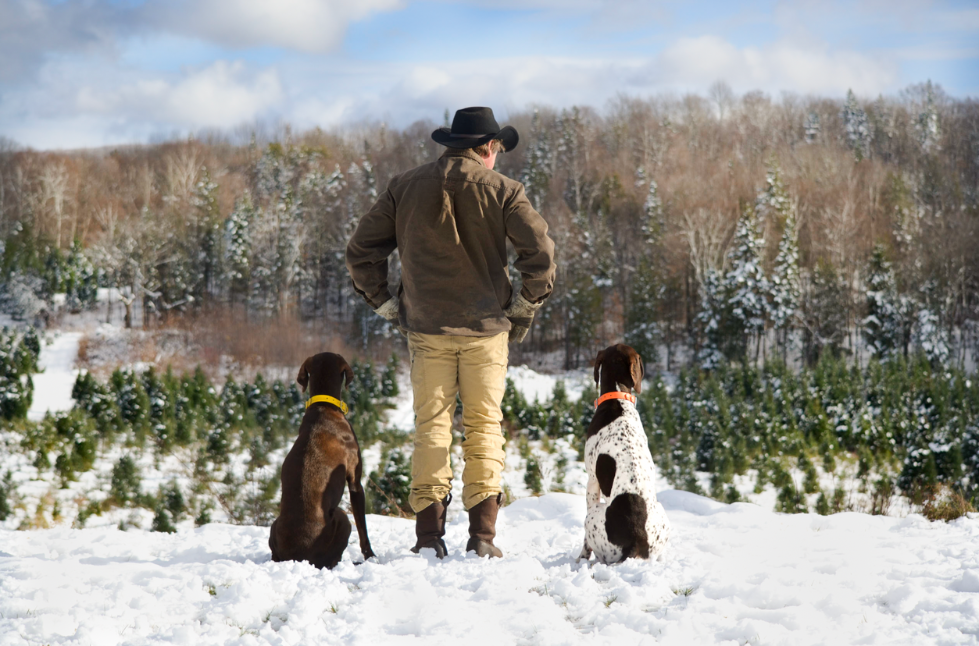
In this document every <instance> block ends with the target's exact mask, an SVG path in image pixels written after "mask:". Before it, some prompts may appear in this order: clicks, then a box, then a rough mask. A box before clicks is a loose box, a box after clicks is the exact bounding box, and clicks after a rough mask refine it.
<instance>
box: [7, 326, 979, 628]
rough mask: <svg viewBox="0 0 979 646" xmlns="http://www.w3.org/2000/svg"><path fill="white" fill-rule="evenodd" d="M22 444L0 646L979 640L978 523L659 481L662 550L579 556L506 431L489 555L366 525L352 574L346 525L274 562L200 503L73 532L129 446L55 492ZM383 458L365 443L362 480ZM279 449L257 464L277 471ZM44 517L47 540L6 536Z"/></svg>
mask: <svg viewBox="0 0 979 646" xmlns="http://www.w3.org/2000/svg"><path fill="white" fill-rule="evenodd" d="M77 344H78V338H77V336H74V335H70V334H65V335H63V336H60V337H56V338H54V339H53V343H50V344H49V345H46V346H45V347H44V350H43V352H42V355H41V361H40V363H41V365H42V366H44V367H45V368H46V371H45V372H44V373H43V374H42V375H39V376H38V377H37V378H36V379H35V384H36V386H35V387H36V393H37V396H36V398H35V403H34V405H33V406H32V408H31V409H30V413H29V415H30V417H31V418H36V417H39V416H43V414H44V412H45V411H46V410H52V411H55V410H66V409H67V408H69V407H70V406H71V387H72V384H73V382H74V377H75V374H76V373H75V370H74V366H73V356H74V352H76V351H77ZM510 376H511V379H512V380H513V382H514V385H515V388H516V389H517V391H519V392H520V393H522V396H523V397H524V398H526V400H528V401H530V402H534V401H539V402H543V401H544V400H546V399H547V398H548V397H549V396H550V395H551V393H552V392H553V391H554V390H555V386H556V384H557V381H558V379H557V378H556V377H552V376H547V375H540V374H537V373H535V372H533V371H531V370H528V369H526V368H520V367H516V368H513V369H512V370H511V374H510ZM561 380H562V381H563V382H564V383H565V385H566V390H567V393H568V395H569V396H570V397H572V398H577V397H579V396H581V395H582V394H583V392H584V389H585V388H586V386H587V376H585V375H583V374H577V375H575V374H570V375H563V376H562V379H561ZM404 386H406V384H403V385H402V389H401V392H402V394H401V395H399V396H397V397H395V398H394V400H393V402H392V405H393V408H392V409H390V410H389V411H388V412H387V418H388V424H389V425H390V426H391V427H393V428H395V429H401V430H407V429H409V428H410V425H411V402H410V397H409V396H408V395H406V394H405V393H406V391H407V390H408V389H407V388H405V387H404ZM18 438H19V436H18V434H17V433H15V432H9V431H4V432H2V438H0V439H2V440H3V442H4V446H3V451H2V452H0V455H2V456H3V464H2V465H0V470H7V469H10V470H11V472H12V473H13V474H15V477H14V480H13V486H14V489H13V491H14V495H13V498H14V499H15V502H16V503H17V505H16V509H14V513H13V514H12V515H11V517H10V518H9V519H8V520H7V521H6V522H5V523H3V525H2V527H4V528H5V529H0V646H3V645H6V644H24V643H27V644H68V643H73V644H99V645H102V644H134V643H141V644H148V643H184V644H194V643H202V644H205V643H206V644H224V643H236V644H266V643H268V644H309V643H328V644H365V645H366V644H410V643H426V644H457V643H460V642H461V641H463V640H464V641H465V643H467V644H493V645H494V646H496V645H500V644H623V643H638V644H643V643H664V644H684V645H686V644H732V645H733V644H739V645H742V644H791V645H793V646H794V645H798V644H849V643H877V644H916V645H917V644H976V643H979V556H977V552H976V550H975V545H976V544H979V515H977V514H975V513H970V514H967V515H966V516H965V517H962V518H960V519H958V520H955V521H953V522H951V523H947V524H946V523H942V522H929V521H928V520H926V519H924V518H923V517H921V516H919V515H914V514H912V515H908V516H907V517H905V518H892V517H885V516H870V515H865V514H857V513H840V514H834V515H831V516H818V515H814V514H794V515H786V514H777V513H774V512H772V511H771V508H772V501H773V500H774V493H773V492H772V490H771V488H770V487H769V488H767V489H766V490H765V491H764V492H763V493H762V494H759V495H758V497H757V502H761V503H762V505H763V506H759V505H757V504H746V503H735V504H732V505H727V504H724V503H720V502H716V501H714V500H711V499H708V498H704V497H701V496H698V495H695V494H692V493H687V492H683V491H675V490H672V489H670V488H669V485H668V483H667V482H666V481H665V480H660V481H659V488H660V490H661V491H660V499H661V501H662V502H663V504H664V506H665V507H666V509H667V513H668V515H669V518H670V520H671V522H672V523H673V526H674V533H673V539H672V542H671V544H670V547H669V549H668V551H667V552H666V554H665V555H664V557H663V558H662V559H661V560H660V561H657V562H640V561H629V562H626V563H623V564H620V565H616V566H612V567H606V566H603V565H597V564H594V563H591V564H584V563H582V564H577V563H575V560H574V557H575V556H577V554H578V551H579V550H580V546H581V541H582V538H583V530H582V526H583V521H584V511H585V509H584V498H583V497H582V496H581V495H580V494H581V493H582V492H583V488H584V478H585V474H584V470H583V469H582V467H581V463H580V462H579V461H577V449H575V448H574V447H573V446H572V445H571V441H570V440H566V439H563V438H557V439H555V438H550V439H548V438H547V437H546V436H545V437H543V438H542V439H541V440H534V441H530V442H528V441H527V440H526V439H525V438H516V440H518V441H512V442H509V443H508V465H507V471H506V472H505V474H504V481H505V485H506V488H507V491H508V493H509V496H510V498H511V500H513V502H512V503H511V504H510V505H508V506H507V507H505V508H504V509H503V510H502V511H501V513H500V521H499V527H498V529H499V535H498V540H497V543H498V545H499V546H500V547H501V548H502V549H503V551H504V552H505V555H506V557H505V558H504V559H502V560H499V561H486V560H484V561H480V560H478V559H475V558H473V557H466V556H465V555H464V554H462V553H461V550H462V548H463V546H464V545H465V541H466V528H467V519H466V515H465V513H464V512H463V511H462V508H461V506H460V505H458V504H456V505H453V506H452V507H450V514H449V528H448V535H447V537H446V538H447V543H448V545H449V548H450V552H451V556H450V558H449V559H447V560H446V561H445V562H437V561H436V560H434V558H433V557H432V556H431V555H430V554H422V555H420V556H419V555H413V554H411V553H410V552H409V551H408V548H409V547H410V546H411V545H412V544H413V543H414V533H413V523H412V521H411V520H407V519H400V518H392V517H388V516H380V515H376V514H372V515H370V516H369V518H368V527H369V532H370V536H371V541H372V544H373V546H374V549H375V551H376V552H377V555H378V558H377V559H376V561H371V562H369V563H366V564H356V563H357V562H359V561H360V559H361V556H360V553H359V550H358V548H357V546H356V541H357V534H356V532H354V533H353V534H352V535H351V547H350V548H349V549H348V551H347V553H346V555H345V556H344V560H343V561H342V563H341V564H340V566H339V567H338V568H337V569H336V570H334V571H317V570H315V569H314V568H312V567H311V566H308V565H306V564H299V563H287V564H276V563H272V562H271V561H270V553H269V550H268V546H267V539H268V529H267V528H266V527H257V526H253V525H230V524H225V522H223V521H226V520H228V519H229V516H228V514H227V513H225V512H226V510H223V509H222V508H220V507H216V508H213V509H210V513H211V514H212V516H213V517H212V520H213V521H217V522H212V523H210V524H203V526H200V527H195V524H200V523H195V521H194V520H192V519H191V518H190V517H189V515H186V514H185V515H184V516H183V517H182V518H178V517H176V516H175V517H174V518H173V519H172V520H173V521H174V525H175V526H176V529H177V531H176V532H175V533H165V532H159V531H157V532H153V531H148V530H146V529H140V528H141V527H142V528H146V527H149V526H150V525H151V524H154V523H155V522H156V521H155V519H154V518H153V516H154V512H153V511H152V510H151V509H149V508H147V507H146V506H145V505H144V506H139V505H135V506H125V505H121V506H108V507H106V508H105V509H104V511H102V512H100V513H98V514H94V515H91V516H89V517H88V518H87V519H86V520H85V521H84V522H83V523H80V522H78V520H76V521H74V524H75V525H76V526H78V525H80V524H84V525H85V526H86V527H87V528H85V529H77V528H74V529H73V528H70V525H72V522H73V521H72V519H73V518H75V516H76V515H78V514H79V513H80V512H82V510H83V509H84V508H85V506H86V504H89V505H90V504H91V501H93V500H95V501H96V502H97V501H98V500H99V499H104V498H105V497H106V496H107V495H108V494H107V493H106V492H107V490H108V489H109V488H110V481H112V480H113V477H114V471H113V468H114V465H117V464H118V460H119V459H120V456H122V455H124V454H129V453H130V452H131V450H130V449H128V448H127V447H125V446H123V445H121V444H116V445H112V446H111V447H110V448H109V449H108V450H107V451H106V452H105V453H104V454H102V455H100V456H99V457H98V458H97V459H96V460H95V462H94V464H93V466H92V468H91V469H90V470H88V471H85V472H83V473H80V474H78V475H77V476H76V478H75V479H74V480H70V479H66V480H64V481H62V482H60V483H59V481H58V479H57V478H56V477H55V475H54V472H53V471H50V470H44V469H38V468H37V467H36V466H35V465H34V464H32V463H31V461H30V459H29V458H30V456H29V455H28V454H25V453H24V452H23V451H21V450H20V449H19V444H18V442H19V439H18ZM545 444H546V446H545ZM382 445H383V444H381V443H379V444H377V445H373V446H371V447H369V448H367V449H365V454H364V457H365V462H366V463H367V467H368V468H367V470H368V471H370V470H372V469H374V468H375V467H377V466H378V464H379V463H380V460H381V448H380V447H381V446H382ZM287 448H288V447H283V448H280V449H276V450H275V451H273V452H272V453H271V454H270V455H269V456H268V462H269V465H268V466H266V467H261V468H260V469H258V470H257V473H259V474H261V473H264V472H266V471H271V470H273V469H277V468H278V465H279V464H280V463H281V459H282V456H283V455H284V452H285V451H286V450H287ZM134 455H136V456H137V458H138V459H137V461H136V466H137V468H138V469H139V471H140V472H141V473H142V485H141V486H142V489H143V491H146V492H152V491H156V490H159V491H161V492H165V491H168V490H167V489H166V487H176V489H174V490H175V491H180V490H182V491H191V490H192V489H193V487H194V483H195V482H199V481H195V480H194V477H193V476H194V474H193V471H194V469H195V464H194V460H195V457H194V455H193V453H192V452H190V450H189V449H186V448H181V447H176V448H174V449H173V450H172V451H171V452H170V453H168V454H166V455H161V454H160V453H157V452H154V451H145V452H141V453H136V454H134ZM457 457H459V456H457ZM247 459H248V456H247V454H236V455H233V456H232V457H231V460H230V462H229V463H228V464H227V465H224V466H222V467H221V469H222V471H221V472H219V474H218V475H220V473H226V474H230V476H231V477H232V479H231V480H230V482H231V484H230V485H228V486H229V487H241V486H244V485H243V484H242V481H240V480H235V479H234V478H235V477H240V474H241V473H243V470H244V463H245V462H246V461H247ZM531 459H533V460H535V461H536V462H537V464H538V468H539V472H540V475H541V478H542V482H540V483H538V485H537V486H540V487H542V488H543V490H544V491H552V492H553V491H557V490H564V491H566V492H569V493H548V494H545V495H543V496H540V497H533V496H531V491H530V484H529V481H528V478H527V465H528V463H529V462H530V460H531ZM559 463H560V464H559ZM455 466H456V467H457V468H459V467H461V460H455ZM236 474H238V475H236ZM457 476H458V474H457ZM456 480H457V481H456V482H455V483H454V486H455V487H456V488H459V487H460V486H461V483H459V482H458V477H457V478H456ZM212 482H213V481H212ZM248 482H250V484H248V485H247V486H256V485H255V483H256V482H261V479H260V478H258V479H257V480H255V479H253V480H251V481H248ZM749 492H750V487H748V486H747V485H746V486H745V496H746V497H748V496H749V495H750V494H749ZM457 493H458V492H457ZM206 494H207V492H204V493H202V494H201V496H203V497H206ZM160 495H161V497H162V496H163V495H164V494H160ZM195 495H196V494H195ZM218 498H220V496H218ZM212 499H213V498H212ZM86 501H89V502H88V503H86ZM894 511H895V510H892V513H894ZM902 511H903V512H904V513H907V509H903V510H902ZM79 520H80V519H79ZM198 520H199V519H198ZM239 522H240V521H239ZM44 526H50V527H51V528H50V529H35V530H34V531H14V528H15V527H22V528H30V527H44ZM120 527H123V528H127V529H126V531H121V530H120Z"/></svg>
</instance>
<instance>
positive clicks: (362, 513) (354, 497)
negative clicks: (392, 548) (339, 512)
mask: <svg viewBox="0 0 979 646" xmlns="http://www.w3.org/2000/svg"><path fill="white" fill-rule="evenodd" d="M360 476H361V467H360V466H358V467H357V477H356V478H355V479H354V480H351V481H350V482H348V483H347V487H348V489H349V490H350V507H351V509H352V510H353V512H354V522H355V523H356V524H357V536H358V538H360V552H361V553H362V554H363V555H364V560H365V561H366V560H367V559H369V558H371V557H373V556H374V550H372V549H371V541H370V539H369V538H368V537H367V497H366V495H365V493H364V487H363V486H362V485H361V484H360Z"/></svg>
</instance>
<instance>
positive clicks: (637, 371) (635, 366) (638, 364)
mask: <svg viewBox="0 0 979 646" xmlns="http://www.w3.org/2000/svg"><path fill="white" fill-rule="evenodd" d="M629 372H631V373H632V388H633V389H634V390H635V391H636V392H637V393H641V392H642V378H643V376H644V375H645V374H646V371H645V370H644V369H643V366H642V357H641V356H639V353H636V356H635V358H634V359H633V360H632V365H631V366H629Z"/></svg>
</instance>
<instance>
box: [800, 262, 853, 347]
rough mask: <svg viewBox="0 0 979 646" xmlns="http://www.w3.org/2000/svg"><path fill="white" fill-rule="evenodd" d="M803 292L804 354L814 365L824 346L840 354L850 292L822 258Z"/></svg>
mask: <svg viewBox="0 0 979 646" xmlns="http://www.w3.org/2000/svg"><path fill="white" fill-rule="evenodd" d="M805 283H806V288H805V290H804V291H803V293H802V316H801V321H802V356H803V359H804V360H805V361H806V363H807V364H809V365H810V366H812V365H815V364H816V362H817V361H818V360H819V357H820V356H821V355H822V353H823V351H824V350H829V351H830V352H832V353H833V354H837V353H838V352H839V351H840V349H841V348H842V345H843V340H844V338H845V336H846V319H847V316H846V313H847V306H848V304H847V292H846V286H845V285H843V283H842V282H841V280H840V278H839V276H838V275H837V273H836V270H835V269H834V268H833V266H832V265H830V264H828V263H826V262H823V261H821V262H819V263H817V264H816V267H815V268H813V269H812V270H810V271H809V272H808V273H807V275H806V281H805Z"/></svg>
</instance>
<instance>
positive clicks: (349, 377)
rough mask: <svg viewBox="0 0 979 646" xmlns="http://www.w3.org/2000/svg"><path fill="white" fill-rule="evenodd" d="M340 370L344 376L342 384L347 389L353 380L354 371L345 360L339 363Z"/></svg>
mask: <svg viewBox="0 0 979 646" xmlns="http://www.w3.org/2000/svg"><path fill="white" fill-rule="evenodd" d="M340 372H341V373H342V374H343V377H344V386H346V387H347V390H350V384H351V383H352V382H353V380H354V371H353V370H351V369H350V364H348V363H347V362H346V361H344V362H343V363H341V364H340Z"/></svg>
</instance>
